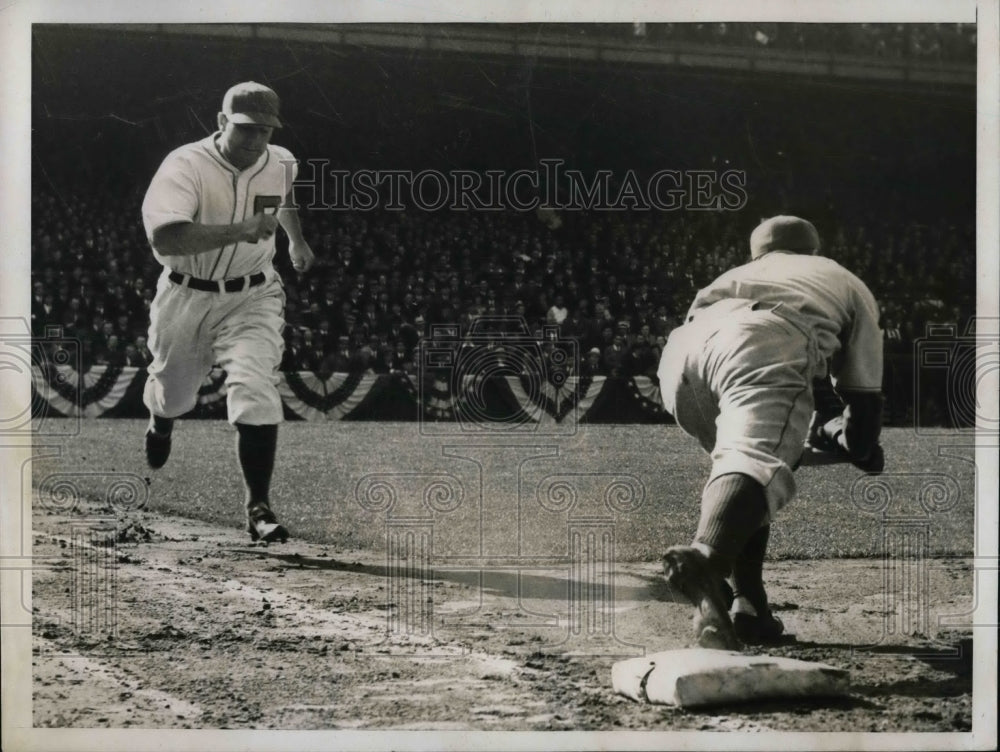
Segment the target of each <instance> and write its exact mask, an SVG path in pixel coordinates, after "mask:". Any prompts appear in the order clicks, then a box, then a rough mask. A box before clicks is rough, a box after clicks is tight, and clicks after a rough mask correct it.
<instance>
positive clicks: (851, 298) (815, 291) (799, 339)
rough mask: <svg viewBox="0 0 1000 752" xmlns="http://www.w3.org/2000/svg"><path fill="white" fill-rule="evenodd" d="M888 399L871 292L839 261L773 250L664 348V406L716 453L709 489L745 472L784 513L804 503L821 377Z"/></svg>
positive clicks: (727, 283)
mask: <svg viewBox="0 0 1000 752" xmlns="http://www.w3.org/2000/svg"><path fill="white" fill-rule="evenodd" d="M828 372H829V373H830V375H831V376H832V377H833V380H834V383H835V385H837V386H838V388H840V389H845V390H852V391H873V392H879V391H880V390H881V386H882V335H881V332H880V331H879V327H878V305H877V304H876V302H875V298H874V297H873V296H872V294H871V292H870V291H869V290H868V288H867V287H866V286H865V284H864V283H863V282H862V281H861V280H860V279H858V278H857V277H856V276H855V275H854V274H852V273H851V272H849V271H848V270H847V269H845V268H844V267H842V266H841V265H840V264H838V263H837V262H835V261H833V260H832V259H829V258H825V257H823V256H813V255H804V254H796V253H785V252H781V251H772V252H770V253H767V254H765V255H763V256H761V257H760V258H758V259H756V260H755V261H751V262H750V263H748V264H744V265H743V266H740V267H737V268H735V269H731V270H730V271H728V272H726V273H725V274H723V275H721V276H720V277H719V278H718V279H716V280H715V281H714V282H712V283H711V284H710V285H709V286H708V287H706V288H704V289H703V290H701V291H700V292H699V293H698V295H697V296H696V297H695V300H694V303H693V304H692V305H691V308H690V310H689V312H688V317H687V322H686V323H685V324H684V325H683V326H680V327H678V328H677V329H675V330H674V331H673V332H672V333H671V335H670V337H669V339H668V341H667V345H666V347H665V348H664V351H663V355H662V358H661V360H660V366H659V371H658V375H659V378H660V390H661V394H662V396H663V403H664V407H665V408H666V409H667V411H668V412H670V413H671V414H672V415H673V416H674V417H675V418H676V419H677V422H678V424H679V425H680V426H681V428H683V429H684V430H685V431H686V432H687V433H689V434H691V435H692V436H694V437H695V438H697V439H698V441H699V442H700V443H701V445H702V447H703V448H704V449H705V451H707V452H709V453H710V454H711V456H712V472H711V476H710V478H709V482H711V481H712V480H713V479H715V478H717V477H718V476H720V475H725V474H727V473H743V474H745V475H748V476H750V477H752V478H753V479H754V480H756V481H757V482H759V483H760V484H761V485H762V486H763V487H764V490H765V493H766V495H767V501H768V507H769V510H770V512H771V514H772V515H773V514H774V513H775V512H776V511H777V510H778V509H780V508H781V507H783V506H784V505H785V504H786V503H787V502H788V501H789V500H790V499H791V498H792V497H793V496H794V494H795V481H794V477H793V475H792V469H793V468H794V467H795V465H796V463H797V462H798V461H799V459H800V457H801V455H802V451H803V446H804V444H805V439H806V436H807V434H808V430H809V422H810V419H811V417H812V412H813V396H812V380H813V378H816V377H822V376H825V375H826V374H827V373H828Z"/></svg>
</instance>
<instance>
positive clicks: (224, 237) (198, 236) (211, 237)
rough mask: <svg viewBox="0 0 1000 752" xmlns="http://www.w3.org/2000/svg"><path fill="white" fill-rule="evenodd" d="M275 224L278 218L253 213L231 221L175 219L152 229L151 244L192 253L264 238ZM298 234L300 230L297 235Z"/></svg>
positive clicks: (174, 252)
mask: <svg viewBox="0 0 1000 752" xmlns="http://www.w3.org/2000/svg"><path fill="white" fill-rule="evenodd" d="M277 226H278V220H277V219H275V218H274V217H273V216H271V215H269V214H255V215H254V216H252V217H250V218H249V219H245V220H243V221H242V222H237V223H235V224H231V225H203V224H199V223H197V222H175V223H172V224H168V225H163V226H162V227H157V228H156V229H155V230H154V231H153V239H152V241H153V248H155V249H156V251H157V252H158V253H160V254H162V255H164V256H194V255H196V254H199V253H205V252H206V251H214V250H217V249H219V248H221V247H223V246H226V245H230V244H231V243H240V242H243V243H256V242H257V241H259V240H266V239H267V238H269V237H271V236H272V235H273V234H274V231H275V228H276V227H277ZM283 226H284V225H283ZM286 231H287V230H286ZM301 234H302V233H301V230H300V231H299V236H300V237H301Z"/></svg>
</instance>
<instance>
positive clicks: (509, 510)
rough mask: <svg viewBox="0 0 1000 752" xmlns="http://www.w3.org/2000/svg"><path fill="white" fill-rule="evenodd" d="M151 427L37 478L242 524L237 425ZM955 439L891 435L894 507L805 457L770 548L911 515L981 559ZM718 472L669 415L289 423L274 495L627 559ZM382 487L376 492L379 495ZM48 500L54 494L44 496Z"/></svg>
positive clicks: (89, 423) (466, 538) (846, 546)
mask: <svg viewBox="0 0 1000 752" xmlns="http://www.w3.org/2000/svg"><path fill="white" fill-rule="evenodd" d="M144 430H145V423H144V422H143V421H137V420H85V421H83V424H82V431H81V434H80V435H79V436H77V437H74V438H72V439H69V440H64V441H63V442H62V446H63V451H62V456H61V457H59V458H58V459H51V458H50V459H42V460H38V461H36V462H35V465H34V469H33V485H34V486H36V487H38V486H41V487H42V489H43V490H44V489H45V487H46V482H45V479H46V477H48V476H50V474H52V473H61V474H67V477H69V478H71V479H72V481H73V483H74V484H75V485H76V486H77V487H78V488H79V489H80V492H81V493H84V494H87V495H89V496H97V497H104V496H105V494H106V492H107V489H108V487H109V486H110V485H111V484H112V483H113V481H114V477H112V476H111V475H110V474H111V473H132V474H135V475H137V476H139V477H141V478H143V479H146V478H148V479H149V481H148V484H149V485H148V488H149V492H150V493H149V500H148V505H149V507H150V508H152V509H156V510H158V511H166V512H173V513H177V514H180V515H186V516H192V517H198V518H201V519H205V520H209V521H213V522H218V523H222V524H225V525H231V526H233V527H234V529H235V528H238V527H241V526H242V516H243V499H242V484H241V481H240V475H239V470H238V466H237V463H236V458H235V452H234V441H235V439H234V435H235V433H234V431H233V429H232V427H231V426H229V425H228V424H227V423H225V422H222V421H193V420H192V421H181V422H179V423H178V425H177V427H176V429H175V434H174V448H173V454H172V455H171V458H170V461H169V462H168V463H167V465H166V466H165V467H164V468H163V469H161V470H158V471H155V472H153V471H150V470H149V469H148V468H147V467H146V465H145V458H144V455H143V432H144ZM497 443H503V444H506V445H508V446H506V447H498V446H496V444H497ZM953 443H960V442H958V441H957V437H956V436H943V437H942V436H937V437H929V436H920V435H917V434H915V433H914V432H913V431H912V430H908V429H888V430H886V431H885V432H884V435H883V444H884V446H885V448H886V455H887V473H886V475H884V476H882V477H881V482H882V484H883V486H884V488H885V493H886V494H888V496H887V498H889V506H888V508H887V509H886V510H885V512H884V513H879V512H875V511H863V510H862V509H860V508H859V503H860V504H862V505H863V504H864V503H865V497H863V496H862V495H860V493H859V492H858V490H857V489H855V493H854V499H852V486H853V485H854V484H855V482H856V481H857V480H858V479H859V478H860V477H861V473H860V472H859V471H857V470H855V469H854V468H853V467H851V466H847V465H837V466H827V467H804V468H801V469H800V470H799V471H798V472H797V473H796V476H797V479H798V484H799V495H798V498H796V500H795V501H794V502H793V503H792V504H791V505H790V506H789V507H787V508H786V509H785V510H783V512H782V513H781V515H780V516H779V518H778V519H777V520H776V522H775V524H774V525H773V526H772V538H771V540H772V543H771V549H770V552H771V555H772V556H773V557H776V558H830V557H847V556H851V557H853V556H878V555H880V551H881V547H882V539H883V536H884V535H885V534H886V533H887V532H891V529H892V527H893V526H894V525H896V526H898V525H903V524H908V525H910V526H913V525H916V526H918V527H919V526H924V527H925V529H926V530H927V531H928V540H929V547H930V553H932V554H937V555H951V554H959V555H968V554H971V553H972V550H973V524H974V517H975V500H974V479H975V472H974V466H973V464H972V463H971V461H969V460H964V459H958V458H954V457H942V456H940V455H939V452H940V451H941V449H942V447H945V446H947V445H949V444H953ZM514 444H520V445H521V446H520V448H512V447H511V446H510V445H514ZM708 468H709V462H708V458H707V457H706V456H705V455H704V454H703V453H702V452H701V450H700V449H699V447H698V446H697V445H696V444H695V442H694V441H693V440H692V439H690V438H688V437H687V436H685V435H684V434H683V432H682V431H680V429H678V428H676V427H672V426H670V427H665V426H641V425H629V426H580V429H579V432H578V433H577V435H576V436H573V437H569V438H554V439H550V438H546V437H543V436H538V437H535V438H531V437H520V438H518V439H516V440H515V439H514V438H513V437H510V438H508V440H506V441H503V442H500V440H499V439H497V438H495V437H494V438H491V439H490V440H483V438H481V437H478V438H476V437H471V436H461V435H459V436H453V437H449V438H440V437H434V438H431V437H428V436H422V435H421V434H420V430H419V425H418V424H416V423H351V422H338V423H327V424H320V423H286V424H284V425H283V426H282V428H281V434H280V440H279V449H278V461H277V467H276V470H275V478H274V484H273V492H272V506H273V507H274V509H275V511H276V512H277V514H278V516H279V518H280V519H281V520H282V521H283V522H284V523H285V524H286V525H287V527H288V528H289V529H290V531H291V533H292V535H293V536H295V537H300V538H305V539H309V540H312V541H319V542H328V543H330V545H331V546H332V547H334V548H342V549H354V548H373V549H380V548H383V547H384V546H385V541H386V531H387V519H388V523H389V524H391V525H394V526H396V529H401V528H400V526H402V527H406V526H407V525H410V526H411V527H412V526H414V525H416V526H420V525H423V526H424V527H427V526H428V525H430V526H432V527H433V541H434V545H433V551H434V554H435V556H439V555H440V556H442V557H482V556H489V557H497V558H500V557H521V558H523V557H532V558H546V557H566V556H567V555H568V545H569V543H568V540H569V534H568V533H569V531H570V529H574V530H580V529H590V530H593V529H597V528H600V529H601V530H604V531H607V530H612V531H613V534H614V547H615V552H616V557H617V559H618V560H619V561H627V560H647V559H653V558H656V557H658V556H659V555H660V554H661V553H662V551H663V549H664V548H666V547H667V546H669V545H672V544H675V543H686V542H688V541H689V539H690V537H691V535H692V533H693V531H694V528H695V524H696V522H697V515H698V499H699V496H700V492H701V488H702V485H703V484H704V481H705V478H706V477H707V472H708ZM371 474H377V475H378V476H379V478H378V479H377V480H379V481H381V482H385V483H387V484H388V485H389V486H392V487H393V488H394V489H395V490H394V493H395V494H396V497H397V498H396V502H395V505H394V506H392V508H391V510H390V511H389V512H388V513H387V512H386V511H384V510H374V511H373V510H371V509H365V508H364V507H363V506H362V505H361V504H360V503H359V501H358V499H357V498H356V492H355V489H356V487H357V486H358V484H359V482H361V481H362V479H364V478H365V477H366V476H369V475H371ZM552 476H559V477H558V478H552ZM626 477H632V478H634V479H637V481H638V483H639V484H641V487H642V488H643V489H644V495H643V497H642V498H641V499H636V500H635V501H636V503H635V504H634V505H633V506H632V507H629V506H628V504H627V503H624V502H627V501H628V499H627V498H626V499H621V501H622V502H623V504H622V505H621V506H619V507H609V506H607V505H605V503H604V495H605V490H606V489H607V486H608V485H609V483H611V482H613V481H614V480H615V479H616V478H618V479H623V478H626ZM546 479H548V480H546ZM369 480H370V479H369ZM435 482H444V483H446V484H449V485H450V487H451V488H452V489H459V492H458V493H460V498H458V497H457V496H456V497H453V498H448V497H447V496H445V497H435V496H434V494H433V493H431V497H430V501H431V502H432V503H434V504H436V506H437V509H434V508H432V507H431V506H428V505H427V503H426V502H425V500H424V491H425V490H426V489H427V488H428V487H429V486H433V484H434V483H435ZM553 484H554V487H555V490H554V491H553V492H552V493H551V494H550V495H547V494H545V493H544V491H543V492H542V497H543V498H542V500H543V501H545V502H546V504H547V507H548V508H546V506H543V505H542V504H540V502H539V498H538V495H539V494H538V489H539V487H542V488H547V487H549V486H552V485H553ZM380 488H382V487H381V486H380ZM560 488H563V489H568V488H572V489H573V492H574V493H575V494H576V504H575V506H572V507H570V508H565V507H564V506H560V503H561V502H563V501H567V500H568V499H569V497H568V496H566V495H565V494H564V495H560V491H559V489H560ZM433 490H434V489H432V492H433ZM437 490H440V487H439V488H438V489H437ZM387 498H388V497H387V496H385V495H379V491H378V488H376V489H375V490H374V491H373V492H372V500H373V501H376V502H378V501H380V500H382V501H384V500H387ZM435 498H438V501H435ZM40 499H41V502H40V503H46V502H47V497H46V494H45V493H42V494H40ZM921 499H924V506H922V505H921ZM453 502H454V503H453ZM640 502H641V503H640ZM856 502H857V503H856ZM868 503H869V504H870V503H871V501H870V499H869V501H868ZM927 509H930V510H931V511H927ZM387 514H388V518H387ZM907 521H908V522H907ZM588 526H589V527H588ZM234 534H235V531H234Z"/></svg>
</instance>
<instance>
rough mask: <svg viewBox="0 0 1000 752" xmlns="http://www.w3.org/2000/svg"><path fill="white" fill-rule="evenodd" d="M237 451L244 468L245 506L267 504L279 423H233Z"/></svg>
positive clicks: (241, 465) (241, 466)
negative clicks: (254, 424)
mask: <svg viewBox="0 0 1000 752" xmlns="http://www.w3.org/2000/svg"><path fill="white" fill-rule="evenodd" d="M236 431H237V434H236V454H237V456H238V457H239V460H240V468H241V469H242V470H243V483H244V485H245V486H246V503H247V506H251V505H253V504H268V501H269V499H268V493H269V491H270V488H271V474H272V472H273V471H274V455H275V453H276V451H277V448H278V426H276V425H268V426H249V425H246V424H244V423H237V424H236Z"/></svg>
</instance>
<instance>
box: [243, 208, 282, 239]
mask: <svg viewBox="0 0 1000 752" xmlns="http://www.w3.org/2000/svg"><path fill="white" fill-rule="evenodd" d="M242 224H243V236H242V239H243V240H244V241H245V242H247V243H258V242H260V241H261V240H267V239H268V238H269V237H271V236H272V235H274V231H275V230H276V229H277V228H278V218H277V217H275V216H274V215H273V214H254V215H253V216H252V217H250V219H247V220H244V221H243V223H242Z"/></svg>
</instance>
